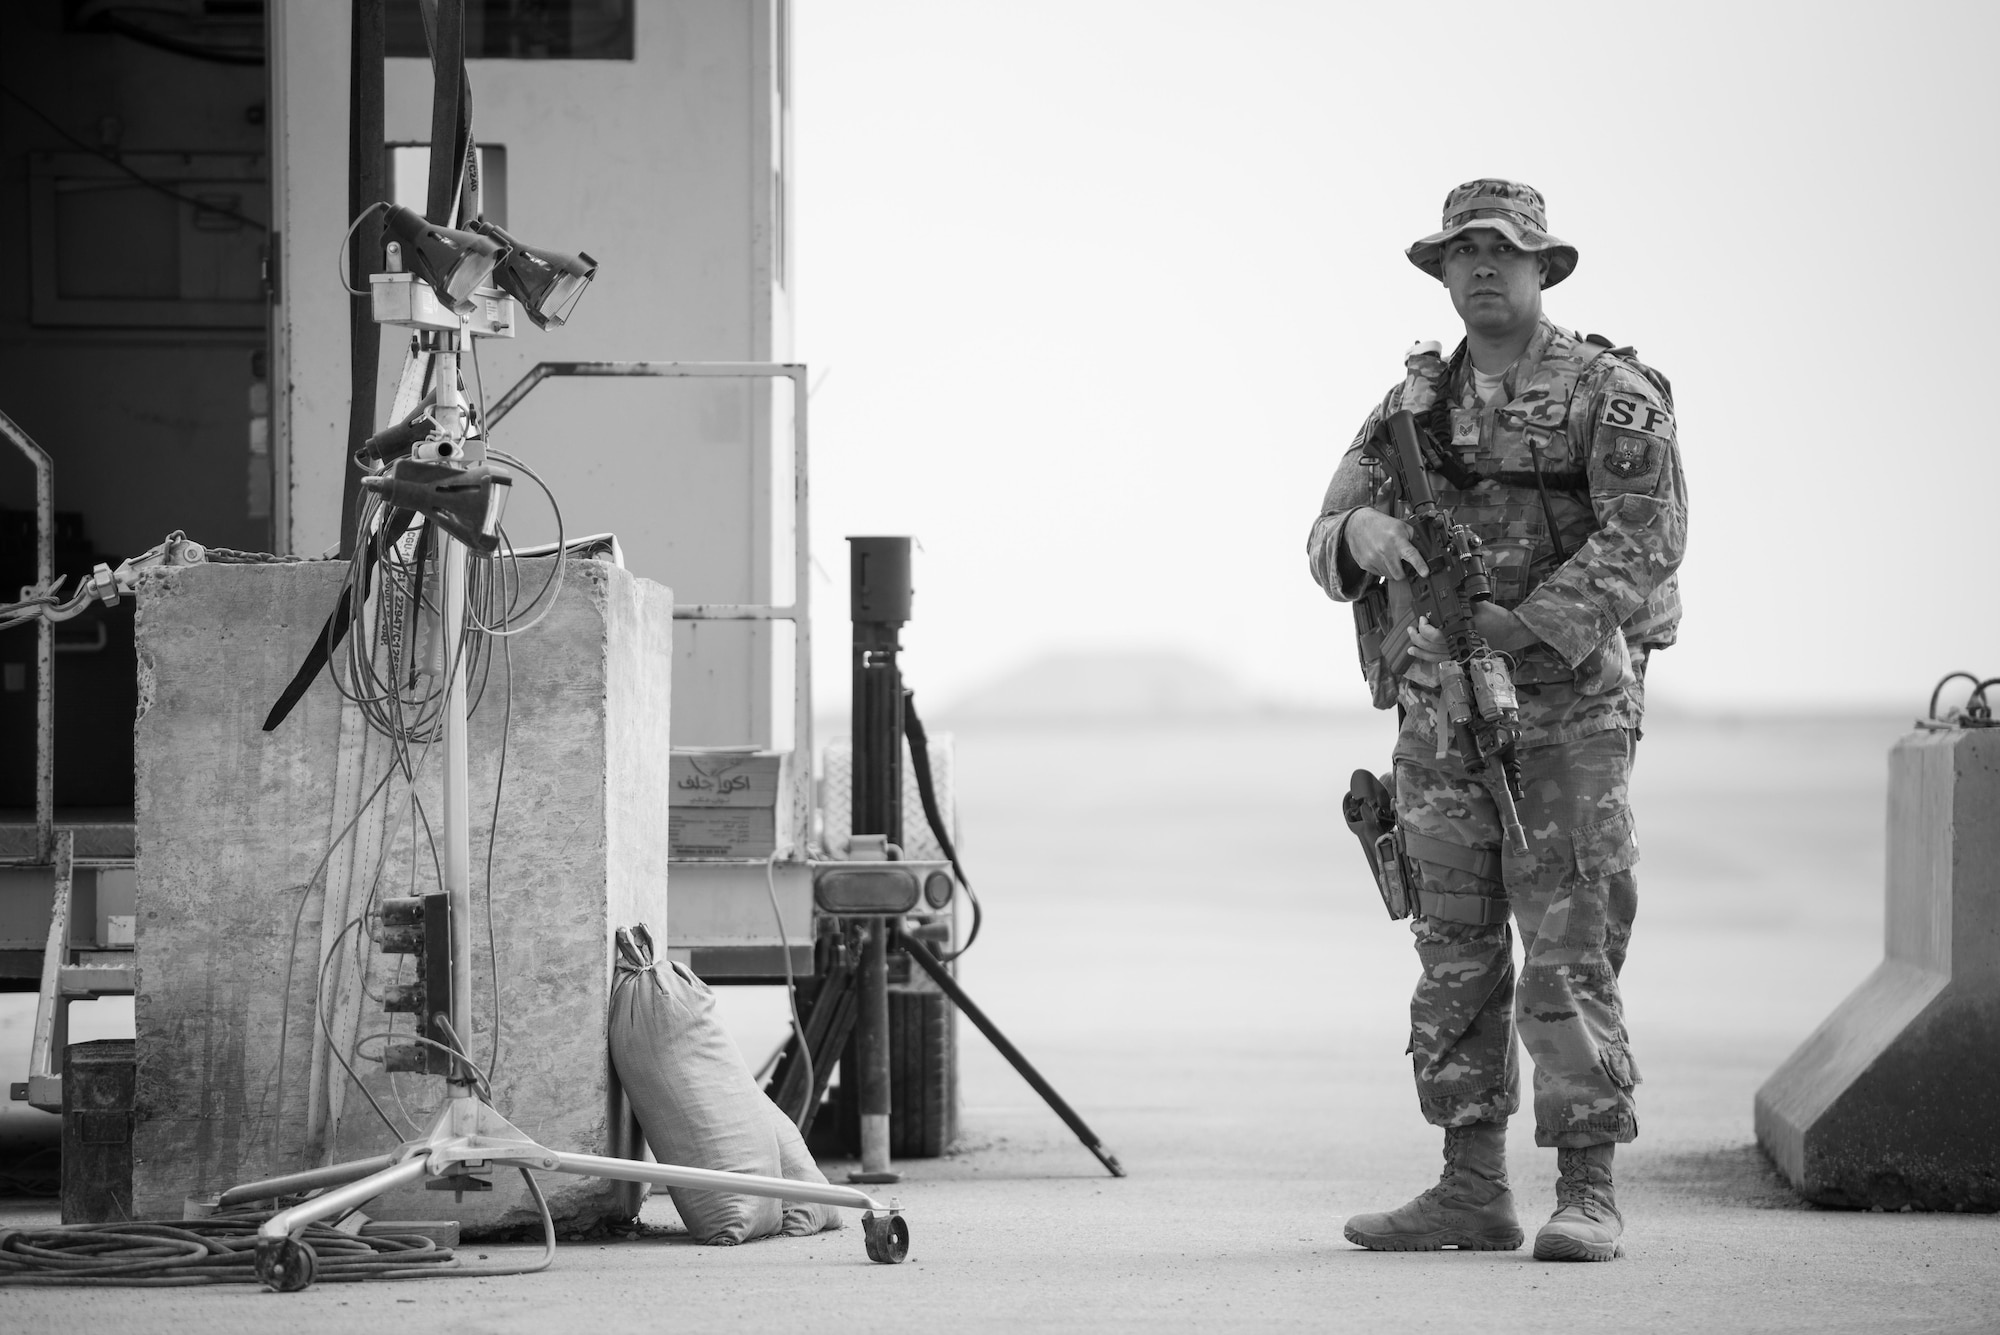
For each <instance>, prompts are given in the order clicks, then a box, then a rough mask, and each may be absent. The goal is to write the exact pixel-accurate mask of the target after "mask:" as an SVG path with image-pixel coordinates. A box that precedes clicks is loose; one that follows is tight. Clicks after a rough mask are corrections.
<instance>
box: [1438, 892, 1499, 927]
mask: <svg viewBox="0 0 2000 1335" xmlns="http://www.w3.org/2000/svg"><path fill="white" fill-rule="evenodd" d="M1417 912H1419V913H1421V914H1423V915H1424V916H1425V917H1426V918H1437V919H1439V920H1440V921H1443V922H1462V923H1470V924H1471V925H1472V926H1474V927H1496V926H1498V925H1499V924H1501V923H1504V922H1506V921H1507V900H1506V898H1505V897H1504V896H1501V895H1476V894H1474V895H1454V894H1441V893H1439V892H1438V891H1435V890H1419V891H1417Z"/></svg>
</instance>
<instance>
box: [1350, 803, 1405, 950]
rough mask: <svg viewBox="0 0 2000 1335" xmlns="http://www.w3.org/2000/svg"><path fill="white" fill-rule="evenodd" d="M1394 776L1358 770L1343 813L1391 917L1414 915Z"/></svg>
mask: <svg viewBox="0 0 2000 1335" xmlns="http://www.w3.org/2000/svg"><path fill="white" fill-rule="evenodd" d="M1393 781H1394V776H1392V775H1386V774H1385V775H1383V776H1382V777H1380V778H1377V777H1376V776H1375V775H1373V774H1370V773H1369V772H1368V771H1367V770H1365V769H1358V770H1356V771H1354V777H1353V779H1351V780H1350V781H1349V783H1348V791H1347V795H1346V796H1345V797H1343V798H1341V799H1340V814H1341V815H1342V816H1343V817H1344V818H1345V819H1346V821H1347V828H1348V829H1350V830H1352V831H1354V837H1355V838H1357V839H1359V840H1360V841H1361V853H1362V856H1363V857H1365V858H1367V859H1368V870H1369V872H1370V873H1371V874H1372V875H1373V876H1374V877H1375V888H1376V890H1378V891H1380V892H1381V895H1382V907H1384V908H1386V909H1387V910H1389V918H1390V920H1391V921H1392V922H1393V921H1396V920H1398V919H1402V918H1407V917H1409V916H1410V901H1411V894H1410V880H1409V875H1408V873H1407V871H1406V869H1405V864H1404V861H1403V846H1402V843H1403V841H1402V837H1401V834H1400V832H1399V831H1398V829H1397V826H1396V798H1395V794H1394V793H1393V792H1392V791H1391V789H1390V787H1389V785H1390V783H1392V782H1393Z"/></svg>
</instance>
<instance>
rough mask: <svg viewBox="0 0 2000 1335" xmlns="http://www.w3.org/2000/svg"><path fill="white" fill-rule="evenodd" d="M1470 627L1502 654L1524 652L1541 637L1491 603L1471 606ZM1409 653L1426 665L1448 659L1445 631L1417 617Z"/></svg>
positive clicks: (1448, 652)
mask: <svg viewBox="0 0 2000 1335" xmlns="http://www.w3.org/2000/svg"><path fill="white" fill-rule="evenodd" d="M1472 628H1473V629H1474V630H1476V631H1478V632H1479V636H1480V638H1481V639H1483V640H1485V641H1486V644H1487V647H1488V648H1491V649H1496V650H1498V651H1499V652H1501V653H1503V654H1511V653H1515V652H1517V651H1519V650H1522V649H1525V648H1527V647H1528V646H1529V645H1531V644H1534V643H1535V642H1536V641H1537V640H1538V639H1539V638H1540V637H1539V636H1537V635H1536V634H1535V632H1533V631H1532V630H1529V629H1528V626H1527V623H1526V622H1524V621H1522V620H1521V618H1519V617H1517V616H1515V615H1514V614H1513V613H1512V612H1509V611H1508V610H1507V609H1506V608H1504V607H1495V606H1494V605H1493V604H1492V603H1484V602H1482V603H1475V604H1473V607H1472ZM1410 652H1411V653H1412V654H1415V655H1416V656H1417V657H1418V658H1420V659H1422V660H1423V661H1424V662H1426V663H1442V662H1443V661H1444V660H1445V659H1447V658H1449V657H1451V652H1450V650H1449V649H1447V648H1446V647H1445V642H1444V632H1442V631H1440V630H1439V629H1438V628H1437V627H1436V626H1433V625H1432V624H1431V620H1430V618H1429V617H1418V618H1417V624H1416V625H1415V626H1413V627H1411V629H1410Z"/></svg>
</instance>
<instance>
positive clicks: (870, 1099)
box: [847, 918, 903, 1186]
mask: <svg viewBox="0 0 2000 1335" xmlns="http://www.w3.org/2000/svg"><path fill="white" fill-rule="evenodd" d="M867 932H868V944H867V945H866V946H864V947H863V948H862V953H861V1013H860V1015H859V1016H858V1017H857V1020H858V1023H857V1025H856V1039H857V1042H856V1043H855V1047H856V1049H857V1050H858V1055H859V1056H860V1058H861V1171H860V1172H858V1173H849V1174H848V1175H847V1180H848V1181H849V1182H855V1183H860V1184H863V1185H869V1186H873V1185H877V1184H881V1183H888V1182H900V1181H902V1180H903V1175H902V1174H901V1173H898V1172H896V1171H895V1170H894V1169H892V1168H891V1167H890V1166H889V1109H890V1102H889V920H888V919H887V918H870V919H869V920H868V925H867Z"/></svg>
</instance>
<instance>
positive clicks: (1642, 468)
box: [1604, 436, 1653, 479]
mask: <svg viewBox="0 0 2000 1335" xmlns="http://www.w3.org/2000/svg"><path fill="white" fill-rule="evenodd" d="M1604 466H1605V467H1606V468H1608V469H1610V470H1611V471H1612V472H1613V473H1616V474H1617V475H1618V476H1619V477H1622V478H1627V479H1630V478H1635V477H1644V476H1645V475H1646V474H1647V473H1650V472H1652V471H1653V443H1652V442H1651V441H1649V440H1646V439H1643V438H1642V437H1639V436H1620V437H1618V439H1617V440H1616V442H1614V443H1613V444H1612V446H1611V450H1610V452H1609V453H1607V454H1606V455H1605V456H1604Z"/></svg>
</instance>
